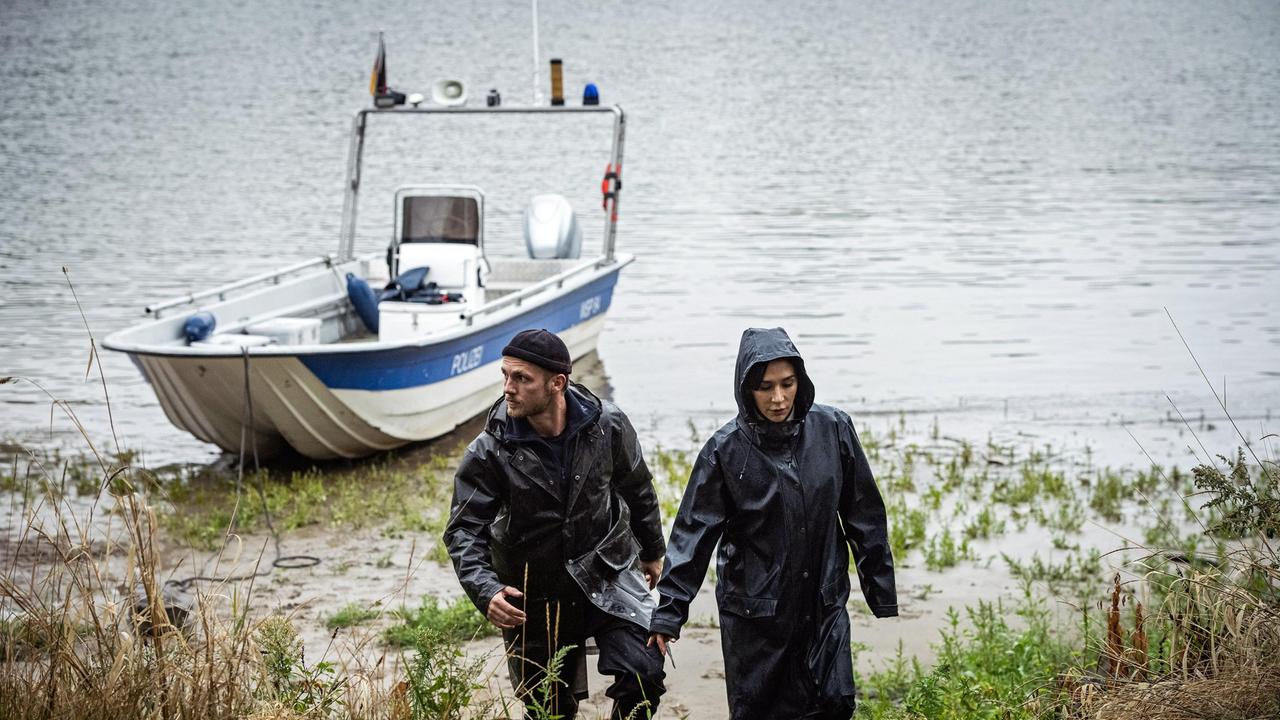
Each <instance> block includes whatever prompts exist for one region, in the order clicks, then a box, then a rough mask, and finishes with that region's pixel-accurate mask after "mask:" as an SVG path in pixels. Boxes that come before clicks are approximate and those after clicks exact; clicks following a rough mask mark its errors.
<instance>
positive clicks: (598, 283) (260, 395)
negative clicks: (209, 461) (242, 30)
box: [103, 106, 633, 458]
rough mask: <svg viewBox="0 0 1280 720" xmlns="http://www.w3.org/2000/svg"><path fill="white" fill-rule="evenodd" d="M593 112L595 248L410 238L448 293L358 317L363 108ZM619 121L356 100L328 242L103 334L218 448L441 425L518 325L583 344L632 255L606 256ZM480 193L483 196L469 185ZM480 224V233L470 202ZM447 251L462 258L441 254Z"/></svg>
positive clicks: (329, 451)
mask: <svg viewBox="0 0 1280 720" xmlns="http://www.w3.org/2000/svg"><path fill="white" fill-rule="evenodd" d="M600 113H608V114H612V116H613V144H612V149H611V152H610V158H609V168H610V172H611V173H616V174H615V175H613V176H612V178H610V179H612V181H613V184H612V185H611V186H608V187H606V191H607V193H608V194H607V195H606V206H607V207H606V212H605V226H604V242H603V248H602V252H601V254H600V255H599V256H597V257H594V258H586V259H582V260H577V259H566V258H559V259H545V260H544V259H532V258H530V259H524V258H499V259H494V260H492V261H490V260H488V259H486V258H485V256H484V253H483V249H482V243H481V241H480V240H479V239H477V240H476V241H475V247H474V248H473V249H472V250H471V251H468V250H466V248H465V247H463V248H458V247H456V245H455V246H454V247H452V248H446V247H443V246H439V247H425V246H422V247H415V250H416V251H418V252H419V253H421V252H426V253H427V255H428V256H430V255H431V253H432V252H436V253H437V254H438V255H439V257H440V258H443V260H442V261H441V262H438V263H422V264H423V265H424V267H423V268H422V272H423V273H426V277H427V278H431V277H433V276H436V275H435V274H436V273H437V272H438V273H439V274H438V277H440V278H442V279H443V278H445V277H449V276H456V277H460V278H463V280H449V281H447V282H448V283H459V284H458V285H457V286H456V288H454V287H442V288H441V290H449V289H456V290H458V292H454V293H449V292H441V293H440V294H439V295H438V296H437V297H432V298H429V299H428V301H427V302H395V301H391V302H385V303H383V304H382V305H379V306H378V307H379V308H380V310H378V311H377V312H378V313H379V316H380V317H383V318H386V320H385V322H386V329H384V330H382V331H381V332H379V333H377V334H373V333H372V332H371V331H370V330H368V329H365V327H364V324H365V323H364V322H362V320H361V314H360V312H359V311H358V308H357V307H356V304H354V303H353V300H352V298H353V295H352V291H351V290H350V287H351V285H350V283H351V282H352V281H351V279H350V278H348V275H349V274H350V275H352V276H355V278H358V279H359V278H377V277H380V275H381V273H380V272H379V270H378V268H379V267H380V265H381V264H382V263H383V262H385V256H384V254H383V253H372V254H368V255H362V256H356V255H355V254H354V246H355V231H356V216H357V209H358V206H359V197H360V188H361V184H362V179H363V178H362V169H363V160H364V140H365V134H366V132H367V130H368V129H369V125H370V123H369V120H370V118H371V117H372V116H380V117H388V118H392V117H394V118H400V119H407V118H410V117H414V116H429V115H499V116H503V115H505V116H516V115H565V114H573V115H576V114H600ZM624 131H625V116H624V114H623V112H622V109H621V108H619V107H617V106H614V107H554V108H540V107H497V108H466V107H460V108H415V107H397V108H391V109H362V110H360V111H358V112H357V113H356V115H355V118H354V120H353V123H352V135H351V142H350V147H349V153H348V161H347V182H346V188H345V197H344V202H343V218H342V226H341V227H342V229H341V235H340V239H339V244H338V252H337V253H336V254H330V255H325V256H323V257H320V258H317V259H314V260H308V261H305V262H300V263H295V264H292V265H288V266H285V267H282V268H280V269H278V270H274V271H272V272H268V273H262V274H260V275H256V276H254V277H251V278H247V279H245V280H241V281H238V282H234V283H229V284H227V285H223V286H221V287H217V288H213V289H210V290H205V291H202V292H198V293H193V294H190V295H186V296H183V297H179V298H174V299H171V300H167V301H164V302H160V303H156V304H152V305H149V306H147V308H146V314H147V315H149V316H150V319H149V320H147V321H146V322H144V323H142V324H139V325H136V326H133V327H130V328H127V329H125V330H121V331H119V332H116V333H114V334H112V335H110V336H109V337H107V339H106V340H105V342H104V343H103V345H104V347H107V348H108V349H111V350H117V351H120V352H124V353H127V354H128V355H129V356H130V358H131V359H132V360H133V362H134V363H135V365H137V367H138V368H139V370H140V371H141V372H142V374H143V375H144V377H145V378H146V379H147V380H148V382H149V383H150V384H151V386H152V388H153V389H154V390H155V393H156V397H157V398H158V399H159V401H160V405H161V407H162V408H163V409H164V412H165V414H166V415H167V416H168V418H169V419H170V421H172V422H173V423H174V424H175V425H177V426H178V427H180V428H182V429H184V430H186V431H188V432H190V433H191V434H193V435H195V436H196V437H198V438H200V439H201V440H204V441H206V442H210V443H214V444H216V445H218V446H219V447H221V448H222V449H224V450H227V451H232V452H234V451H236V450H237V449H239V448H241V447H242V445H243V443H245V442H252V443H254V444H255V445H256V447H257V448H258V451H259V452H260V453H261V454H263V455H270V454H272V453H275V452H279V451H282V450H284V449H285V448H286V446H287V447H292V448H293V449H294V450H296V451H297V452H299V453H301V454H303V455H306V456H308V457H313V458H336V457H359V456H362V455H367V454H370V453H373V452H377V451H380V450H386V449H391V448H394V447H397V446H399V445H403V444H405V443H408V442H412V441H417V440H427V439H431V438H435V437H439V436H440V435H443V434H445V433H447V432H449V431H450V430H452V429H453V428H455V427H457V426H458V425H460V424H462V423H463V422H465V421H467V420H468V419H470V418H472V417H474V416H475V415H476V414H478V413H480V412H482V411H484V410H485V409H487V408H488V407H489V406H490V405H491V404H492V402H493V401H494V400H495V399H496V398H497V397H498V395H499V394H500V392H501V390H500V388H501V382H500V381H501V376H500V374H499V373H498V372H497V370H496V368H495V367H494V364H495V363H496V362H497V361H498V359H499V358H500V355H501V349H502V347H503V346H505V345H506V343H507V341H508V340H509V339H510V338H511V337H512V336H513V335H514V334H515V333H517V332H519V331H520V330H523V329H525V328H529V327H545V328H548V329H550V330H552V331H554V332H557V333H559V334H560V335H561V337H562V338H563V339H564V340H565V342H566V344H567V345H568V346H569V349H570V353H571V355H572V356H573V357H574V358H575V359H577V358H580V357H582V356H583V355H586V354H588V353H590V352H591V351H592V350H594V349H595V346H596V338H597V337H598V335H599V333H600V330H601V329H602V327H603V324H604V318H605V314H606V312H607V311H608V309H609V306H610V304H611V302H612V297H613V289H614V286H615V285H616V283H617V279H618V273H619V272H620V271H621V269H622V268H623V267H625V266H626V265H627V264H629V263H630V262H631V261H632V259H633V258H632V257H631V256H630V255H626V254H617V253H615V244H616V235H617V227H616V220H617V205H618V200H619V195H620V191H621V182H620V169H621V164H622V155H623V142H624ZM607 182H608V180H607ZM430 187H439V186H430ZM453 187H454V188H464V187H465V186H453ZM410 189H416V187H414V188H410ZM475 191H476V192H479V191H478V189H475ZM480 202H481V208H482V207H483V200H482V196H481V201H480ZM397 208H399V203H397ZM397 212H400V211H399V209H398V210H397ZM479 222H480V231H479V232H480V234H481V236H482V235H483V233H484V230H483V223H484V218H483V211H481V215H480V220H479ZM396 231H397V233H399V232H400V222H399V221H397V223H396ZM397 237H399V235H397ZM446 251H448V252H446ZM459 253H461V255H460V254H459ZM467 253H471V254H470V255H467ZM461 256H466V257H467V259H466V260H465V262H468V263H475V265H474V266H473V265H463V266H461V268H459V267H452V266H450V265H449V263H456V259H455V258H457V257H461ZM432 265H435V266H437V269H434V270H433V269H429V267H430V266H432ZM481 265H484V266H487V272H482V271H481ZM356 282H363V281H362V280H357V281H356ZM434 286H435V282H434V281H433V283H432V287H433V290H434ZM198 313H199V314H201V315H204V316H205V317H207V316H210V315H211V316H212V319H211V323H210V325H211V326H212V327H213V329H214V332H213V333H212V334H211V335H209V336H208V337H204V338H198V339H196V340H195V341H192V340H191V337H190V332H191V330H190V323H189V320H191V319H192V318H193V316H196V315H197V314H198ZM246 431H247V433H251V434H247V433H246ZM246 438H248V439H247V440H246Z"/></svg>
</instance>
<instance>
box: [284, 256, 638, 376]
mask: <svg viewBox="0 0 1280 720" xmlns="http://www.w3.org/2000/svg"><path fill="white" fill-rule="evenodd" d="M617 282H618V273H617V271H614V272H611V273H609V274H608V275H605V276H604V277H601V278H598V279H596V280H593V281H591V282H589V283H587V284H586V285H584V286H582V287H580V288H578V289H577V290H574V291H573V292H570V293H568V294H566V295H564V296H562V297H559V298H556V299H555V300H553V301H552V302H550V303H548V304H547V305H545V306H543V307H541V308H539V309H537V310H535V311H532V312H530V313H525V314H521V315H517V316H516V317H513V318H511V319H510V320H507V321H505V322H502V323H500V324H498V325H495V326H494V327H491V328H489V329H488V330H485V331H483V332H479V333H476V334H474V335H468V336H466V337H462V338H458V339H456V340H451V341H449V342H444V343H439V344H436V345H427V346H425V347H422V346H418V347H400V348H393V349H389V350H379V351H371V352H367V353H358V354H346V353H344V354H317V355H299V356H298V359H299V360H301V361H302V364H303V365H305V366H306V367H307V369H308V370H310V371H311V372H313V373H315V375H316V377H318V378H320V381H321V382H323V383H324V384H325V385H326V386H327V387H329V388H332V389H335V390H375V391H376V390H403V389H405V388H412V387H420V386H423V385H431V384H433V383H438V382H440V381H442V380H448V379H449V378H451V377H454V376H456V375H461V374H463V373H466V372H470V371H471V370H474V369H475V368H478V367H480V366H482V365H486V364H488V363H491V362H493V361H495V360H497V359H498V358H500V357H502V348H503V347H505V346H506V344H507V343H508V342H510V340H511V338H512V337H513V336H515V334H516V333H518V332H520V331H521V330H525V329H528V328H546V329H548V330H551V331H552V332H557V333H558V332H563V331H565V330H567V329H569V328H571V327H573V326H574V325H577V324H578V323H581V322H584V321H586V320H589V319H591V318H593V317H595V316H596V315H600V314H602V313H604V312H605V311H607V310H608V309H609V305H610V303H611V301H612V300H613V287H614V285H616V284H617ZM496 380H497V379H496V378H495V382H496Z"/></svg>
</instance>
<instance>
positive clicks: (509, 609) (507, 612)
mask: <svg viewBox="0 0 1280 720" xmlns="http://www.w3.org/2000/svg"><path fill="white" fill-rule="evenodd" d="M508 596H510V597H513V598H522V597H524V593H522V592H520V591H519V590H517V589H515V588H513V587H511V586H510V585H508V586H506V587H504V588H502V589H501V590H499V591H498V594H497V595H494V596H493V599H491V600H490V601H489V609H488V611H487V612H485V616H486V617H488V618H489V622H491V623H493V624H494V625H497V626H498V627H500V628H503V629H505V630H509V629H511V628H513V627H516V626H517V625H523V624H524V620H525V615H524V611H523V610H521V609H520V608H518V607H516V606H515V605H512V604H511V603H509V602H507V597H508Z"/></svg>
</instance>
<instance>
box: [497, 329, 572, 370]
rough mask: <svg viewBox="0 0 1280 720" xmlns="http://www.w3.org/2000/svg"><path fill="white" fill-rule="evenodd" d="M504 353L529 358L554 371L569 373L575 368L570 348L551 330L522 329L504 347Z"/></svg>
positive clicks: (545, 368) (522, 358)
mask: <svg viewBox="0 0 1280 720" xmlns="http://www.w3.org/2000/svg"><path fill="white" fill-rule="evenodd" d="M502 354H503V355H507V356H510V357H513V358H520V359H521V360H527V361H529V362H531V363H533V364H534V365H537V366H538V367H540V368H542V369H544V370H550V371H551V372H553V373H563V374H565V375H568V374H569V373H570V371H572V370H573V360H572V359H571V358H570V357H569V348H568V347H566V346H565V344H564V341H563V340H561V339H560V337H559V336H558V335H556V334H555V333H553V332H551V331H550V330H521V331H520V332H518V333H516V336H515V337H513V338H511V342H509V343H507V346H506V347H504V348H502Z"/></svg>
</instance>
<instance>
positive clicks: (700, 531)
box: [649, 447, 726, 637]
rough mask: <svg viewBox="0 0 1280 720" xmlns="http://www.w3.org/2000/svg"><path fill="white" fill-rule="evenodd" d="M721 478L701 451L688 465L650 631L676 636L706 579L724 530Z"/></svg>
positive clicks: (706, 452) (713, 462) (706, 451)
mask: <svg viewBox="0 0 1280 720" xmlns="http://www.w3.org/2000/svg"><path fill="white" fill-rule="evenodd" d="M725 517H726V512H725V498H724V478H723V476H722V475H721V473H720V467H719V464H718V463H717V462H716V460H715V454H714V452H713V451H711V450H710V449H709V448H706V447H704V448H703V449H702V452H700V453H699V454H698V459H697V461H695V462H694V464H693V472H692V474H691V475H690V476H689V485H688V486H687V487H685V489H684V498H683V499H681V501H680V511H679V512H677V513H676V519H675V523H674V525H673V526H672V528H671V542H670V544H669V546H668V548H667V550H668V553H667V569H666V572H665V573H663V575H662V581H661V582H659V583H658V592H659V593H660V594H661V600H659V601H658V610H657V611H656V612H655V613H654V615H653V620H652V621H650V623H649V630H650V632H655V633H662V634H663V635H669V636H671V637H680V628H681V627H683V626H684V624H685V622H686V621H688V619H689V603H691V602H693V598H694V597H695V596H696V595H697V594H698V589H699V588H701V587H702V581H703V579H705V578H706V576H707V566H708V565H709V564H710V563H711V554H712V553H713V552H714V551H715V548H716V543H717V542H719V541H720V536H721V535H722V534H723V533H724V527H725Z"/></svg>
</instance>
